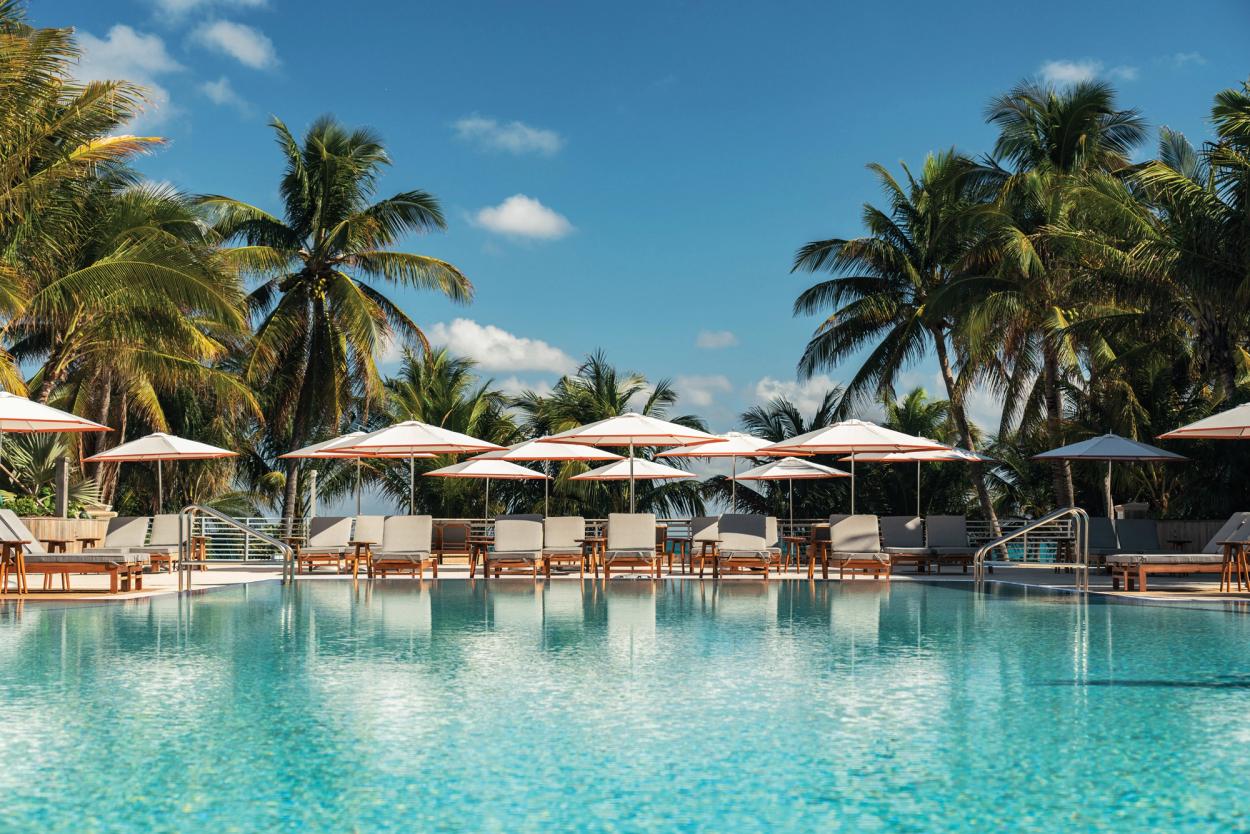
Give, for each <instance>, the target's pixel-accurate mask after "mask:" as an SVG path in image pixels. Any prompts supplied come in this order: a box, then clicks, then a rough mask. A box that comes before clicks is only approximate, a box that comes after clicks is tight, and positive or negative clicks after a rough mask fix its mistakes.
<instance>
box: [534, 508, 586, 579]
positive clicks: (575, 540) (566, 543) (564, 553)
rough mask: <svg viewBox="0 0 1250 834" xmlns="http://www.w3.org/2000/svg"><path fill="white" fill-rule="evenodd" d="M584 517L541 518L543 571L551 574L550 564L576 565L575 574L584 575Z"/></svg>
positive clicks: (548, 574)
mask: <svg viewBox="0 0 1250 834" xmlns="http://www.w3.org/2000/svg"><path fill="white" fill-rule="evenodd" d="M584 538H586V519H584V518H582V517H581V516H580V515H566V516H554V517H552V518H547V519H543V572H544V573H545V574H547V576H551V566H552V565H553V564H554V565H572V564H576V565H577V575H578V576H581V577H584V576H585V575H586V547H585V545H583V544H582V539H584Z"/></svg>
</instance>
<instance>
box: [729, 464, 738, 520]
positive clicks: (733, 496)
mask: <svg viewBox="0 0 1250 834" xmlns="http://www.w3.org/2000/svg"><path fill="white" fill-rule="evenodd" d="M729 459H730V460H731V461H733V473H734V476H733V480H732V481H730V482H729V483H730V484H732V486H731V487H730V488H729V495H730V498H729V505H730V506H731V507H733V509H734V512H737V511H738V456H737V455H730V457H729Z"/></svg>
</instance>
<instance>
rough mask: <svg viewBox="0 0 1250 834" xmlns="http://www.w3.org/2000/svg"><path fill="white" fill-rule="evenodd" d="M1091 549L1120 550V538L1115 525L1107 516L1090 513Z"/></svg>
mask: <svg viewBox="0 0 1250 834" xmlns="http://www.w3.org/2000/svg"><path fill="white" fill-rule="evenodd" d="M1089 549H1090V550H1101V551H1108V550H1119V549H1120V540H1119V538H1117V537H1116V534H1115V525H1114V524H1112V522H1111V519H1109V518H1107V517H1105V516H1096V515H1092V514H1091V515H1090V518H1089Z"/></svg>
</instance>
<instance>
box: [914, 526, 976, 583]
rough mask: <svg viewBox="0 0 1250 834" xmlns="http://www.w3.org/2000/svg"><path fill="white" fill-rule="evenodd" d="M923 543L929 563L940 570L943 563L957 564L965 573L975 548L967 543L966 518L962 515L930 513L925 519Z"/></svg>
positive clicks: (939, 571) (970, 564)
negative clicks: (926, 548) (927, 552)
mask: <svg viewBox="0 0 1250 834" xmlns="http://www.w3.org/2000/svg"><path fill="white" fill-rule="evenodd" d="M924 526H925V543H926V544H927V545H928V548H929V556H930V558H929V564H931V565H933V566H934V567H936V568H937V572H938V573H941V572H942V566H943V565H959V566H960V567H961V568H963V572H964V573H967V572H968V568H969V567H971V566H972V557H973V556H974V555H976V552H977V549H976V548H975V547H973V546H972V545H970V544H968V519H967V518H966V517H964V516H962V515H931V516H929V517H928V518H926V519H925V524H924Z"/></svg>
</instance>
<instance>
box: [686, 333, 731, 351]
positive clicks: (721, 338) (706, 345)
mask: <svg viewBox="0 0 1250 834" xmlns="http://www.w3.org/2000/svg"><path fill="white" fill-rule="evenodd" d="M694 343H695V346H696V347H701V348H703V349H704V350H720V349H722V348H729V347H733V346H734V345H736V344H738V337H737V336H735V335H734V333H733V331H731V330H700V331H699V335H698V336H697V337H696V338H695V340H694Z"/></svg>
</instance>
